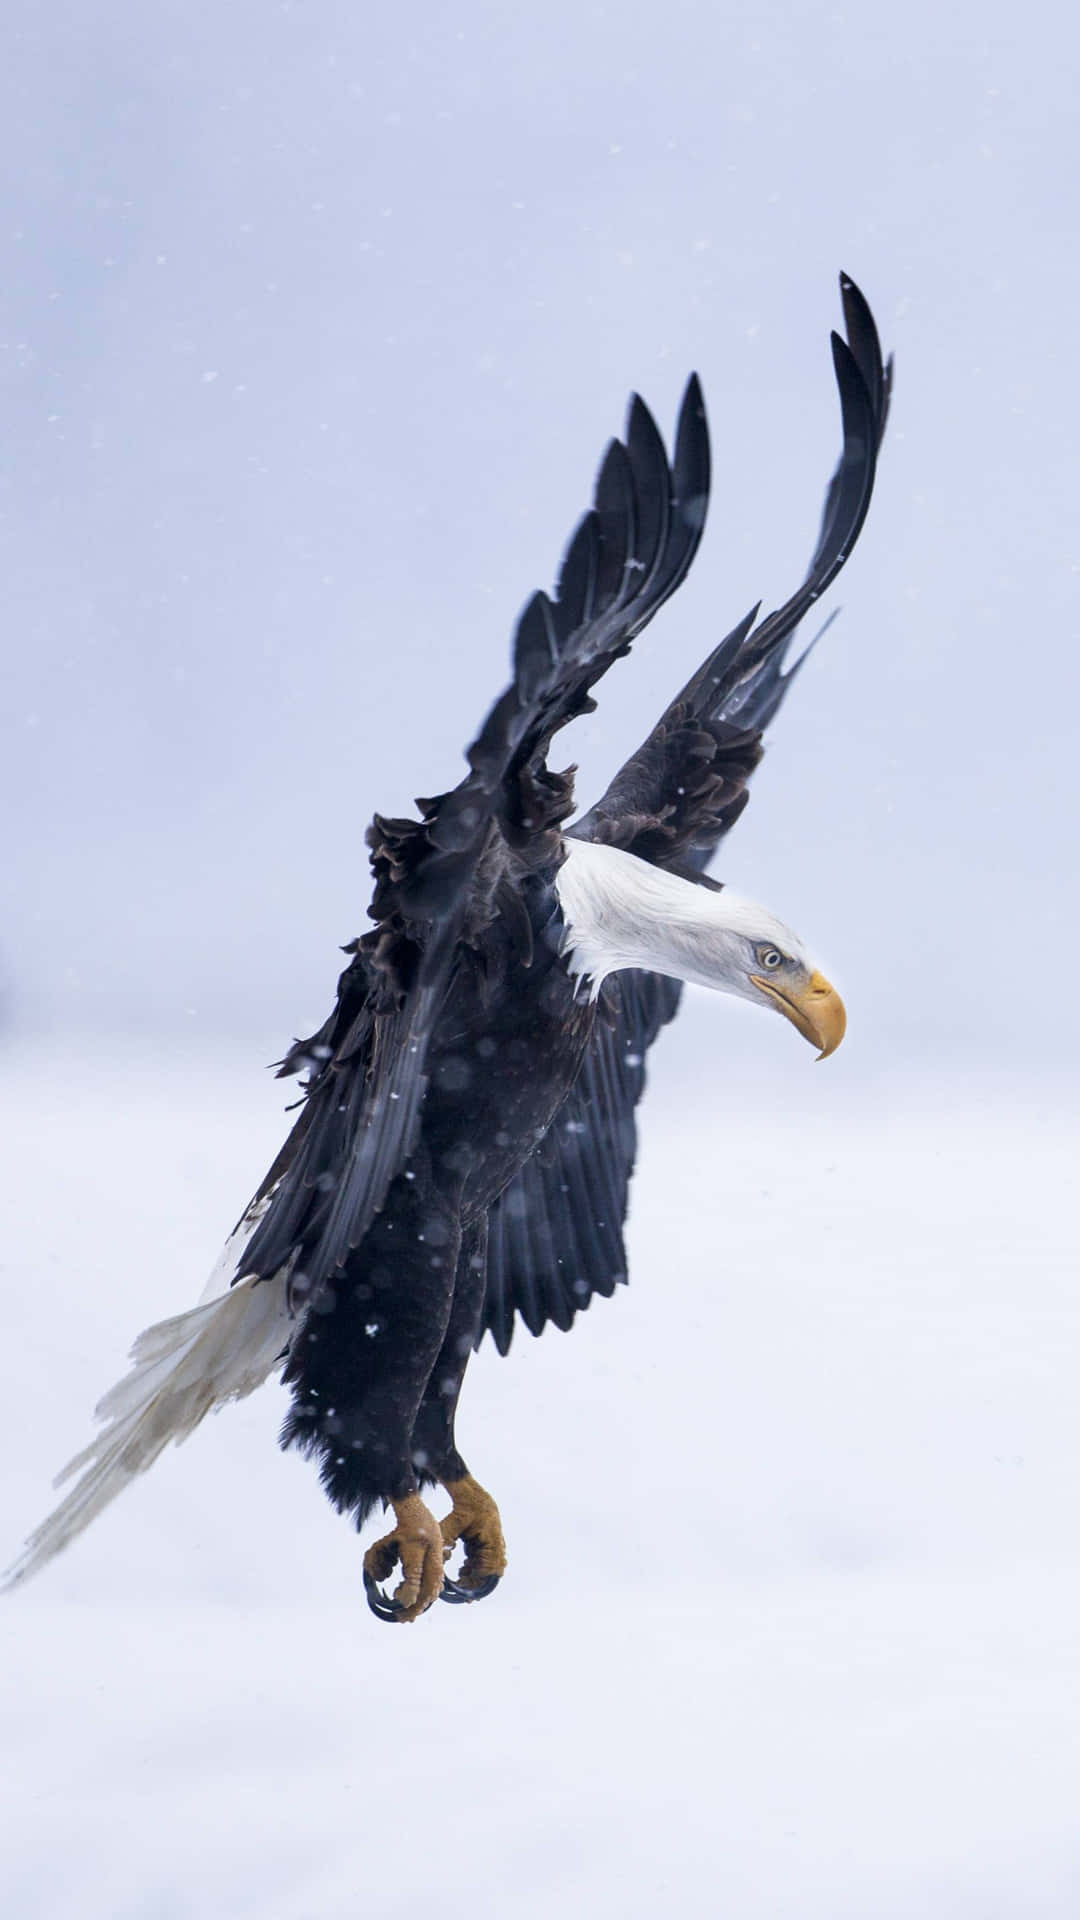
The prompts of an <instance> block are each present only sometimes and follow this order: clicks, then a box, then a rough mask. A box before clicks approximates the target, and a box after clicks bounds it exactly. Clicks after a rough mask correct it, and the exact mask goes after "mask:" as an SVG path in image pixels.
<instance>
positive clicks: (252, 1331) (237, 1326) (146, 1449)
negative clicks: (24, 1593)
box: [0, 1210, 292, 1587]
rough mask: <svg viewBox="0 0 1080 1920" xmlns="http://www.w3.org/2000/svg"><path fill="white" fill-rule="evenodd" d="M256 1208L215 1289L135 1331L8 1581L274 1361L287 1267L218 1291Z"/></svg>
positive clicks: (285, 1314)
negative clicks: (88, 1433)
mask: <svg viewBox="0 0 1080 1920" xmlns="http://www.w3.org/2000/svg"><path fill="white" fill-rule="evenodd" d="M260 1216H261V1210H260V1215H256V1216H255V1217H254V1218H253V1217H252V1213H251V1212H249V1213H248V1214H246V1215H245V1216H244V1219H243V1221H242V1222H241V1224H240V1226H239V1227H238V1228H237V1229H236V1232H235V1233H234V1234H233V1235H232V1237H231V1238H230V1240H229V1242H228V1245H227V1247H226V1249H225V1253H224V1254H223V1256H222V1259H221V1261H219V1263H218V1266H217V1268H215V1271H214V1275H213V1277H212V1280H211V1286H213V1287H214V1289H215V1294H216V1297H212V1298H209V1299H207V1298H205V1297H204V1299H203V1300H202V1301H201V1302H200V1303H199V1305H198V1306H196V1307H192V1308H191V1310H190V1311H189V1312H188V1313H181V1314H177V1315H176V1316H175V1317H174V1318H173V1319H171V1320H161V1321H159V1322H158V1324H157V1325H156V1326H152V1327H148V1328H147V1329H146V1331H145V1332H144V1333H140V1335H139V1337H138V1339H137V1340H136V1342H135V1345H134V1347H133V1348H132V1352H131V1357H132V1360H133V1362H134V1365H133V1367H132V1370H131V1372H130V1373H128V1374H127V1375H126V1376H125V1378H124V1379H123V1380H120V1381H118V1382H117V1384H116V1386H114V1387H111V1388H110V1390H109V1392H108V1393H107V1394H106V1395H105V1397H104V1399H103V1400H101V1401H100V1402H99V1404H98V1406H97V1408H96V1416H97V1418H98V1419H100V1420H103V1421H105V1422H106V1425H105V1426H104V1428H103V1429H102V1431H101V1433H99V1434H98V1436H97V1438H96V1440H93V1441H92V1442H91V1444H90V1445H89V1446H88V1447H87V1448H86V1449H85V1450H84V1451H83V1452H82V1453H80V1454H78V1455H77V1456H76V1458H75V1459H74V1460H71V1461H69V1462H68V1465H67V1466H66V1467H65V1468H64V1469H63V1471H62V1472H61V1473H59V1474H58V1475H57V1477H56V1480H55V1481H54V1483H53V1484H54V1485H55V1486H60V1485H62V1484H63V1482H64V1481H65V1480H69V1479H71V1477H72V1475H73V1474H78V1475H80V1478H79V1479H78V1480H77V1482H76V1484H75V1486H74V1487H73V1488H72V1489H71V1492H70V1493H69V1494H68V1495H67V1497H66V1498H65V1499H64V1500H62V1501H61V1502H60V1505H59V1506H58V1507H57V1508H56V1509H55V1511H54V1512H53V1513H51V1514H50V1515H49V1517H48V1519H47V1520H44V1521H43V1522H42V1524H41V1526H40V1527H38V1528H37V1529H36V1531H35V1532H34V1533H32V1534H31V1535H30V1538H29V1539H28V1541H27V1542H26V1545H25V1547H24V1548H23V1551H22V1553H21V1554H20V1555H19V1558H18V1559H17V1560H16V1561H15V1563H14V1565H13V1566H11V1567H9V1569H8V1571H7V1573H6V1574H5V1575H4V1577H3V1581H2V1583H0V1584H2V1585H3V1586H5V1587H10V1586H14V1585H16V1584H17V1582H19V1581H21V1580H25V1579H27V1578H28V1576H29V1575H30V1574H32V1573H36V1572H37V1571H38V1569H39V1568H40V1567H42V1566H44V1565H45V1563H46V1561H48V1560H51V1559H52V1557H53V1555H54V1554H57V1553H59V1552H60V1551H61V1550H62V1548H64V1547H66V1546H67V1545H68V1543H69V1541H71V1540H73V1539H74V1538H75V1536H76V1535H77V1534H79V1533H81V1532H82V1530H83V1528H84V1527H86V1526H88V1525H89V1524H90V1521H91V1520H93V1519H94V1518H95V1516H96V1515H97V1514H99V1513H100V1512H101V1511H102V1508H103V1507H106V1506H108V1504H109V1502H110V1501H111V1500H115V1498H116V1496H117V1494H118V1493H122V1492H123V1490H124V1488H125V1487H126V1486H128V1485H129V1483H130V1482H131V1481H132V1480H133V1479H134V1478H135V1477H136V1475H137V1474H140V1473H145V1471H146V1469H147V1467H149V1466H150V1465H151V1464H152V1463H153V1462H154V1461H155V1460H156V1459H157V1457H158V1454H159V1453H160V1452H161V1450H162V1448H163V1447H165V1446H167V1445H168V1442H169V1441H170V1440H175V1441H178V1442H179V1441H181V1440H184V1439H186V1438H187V1436H188V1434H189V1433H191V1432H192V1431H193V1430H194V1428H195V1427H197V1426H198V1424H199V1422H200V1420H202V1418H203V1417H204V1415H205V1414H207V1413H209V1411H210V1409H211V1408H212V1407H220V1406H223V1405H224V1404H225V1403H226V1401H228V1400H239V1399H242V1398H243V1396H244V1395H245V1394H248V1393H252V1392H253V1391H254V1389H255V1388H256V1387H259V1386H261V1385H262V1383H263V1381H264V1380H265V1379H266V1378H267V1377H268V1375H269V1374H271V1373H272V1372H273V1371H274V1368H275V1366H276V1365H277V1364H278V1363H279V1362H280V1361H281V1359H282V1357H283V1352H284V1349H285V1348H286V1347H287V1345H288V1342H289V1335H290V1331H291V1326H292V1321H291V1318H290V1314H289V1308H288V1269H287V1268H282V1270H281V1272H280V1273H277V1274H275V1275H274V1277H273V1279H272V1280H261V1281H260V1280H255V1279H253V1278H252V1277H250V1276H249V1277H248V1278H247V1279H245V1280H241V1281H238V1282H237V1284H236V1285H235V1286H233V1287H231V1288H229V1290H228V1291H227V1292H225V1293H221V1292H219V1291H218V1288H219V1286H220V1283H221V1278H222V1275H223V1273H224V1272H227V1273H235V1272H236V1269H237V1266H238V1264H239V1255H240V1253H241V1251H242V1248H243V1245H244V1244H246V1242H247V1240H249V1239H250V1237H251V1234H252V1233H253V1232H254V1230H255V1227H256V1226H257V1224H258V1218H259V1217H260ZM226 1262H228V1266H227V1267H226ZM209 1292H210V1288H209V1287H208V1288H207V1293H209Z"/></svg>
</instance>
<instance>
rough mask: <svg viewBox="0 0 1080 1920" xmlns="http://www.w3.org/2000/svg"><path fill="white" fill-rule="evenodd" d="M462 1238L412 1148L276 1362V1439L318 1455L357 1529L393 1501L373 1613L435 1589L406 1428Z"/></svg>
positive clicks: (423, 1600)
mask: <svg viewBox="0 0 1080 1920" xmlns="http://www.w3.org/2000/svg"><path fill="white" fill-rule="evenodd" d="M460 1241H461V1229H460V1226H459V1223H458V1214H457V1208H456V1205H455V1204H454V1203H453V1202H452V1201H451V1200H450V1199H448V1198H447V1196H446V1195H445V1194H442V1193H440V1192H439V1190H438V1188H437V1186H436V1184H435V1182H434V1180H433V1178H432V1174H431V1167H430V1163H429V1156H428V1155H427V1153H426V1151H425V1150H424V1149H423V1148H422V1147H421V1148H419V1149H418V1150H417V1152H416V1153H415V1154H414V1155H413V1157H412V1160H411V1161H410V1163H409V1166H408V1168H407V1169H406V1170H405V1171H403V1173H402V1174H401V1175H399V1177H398V1178H397V1179H396V1180H394V1181H393V1182H392V1184H391V1186H390V1188H389V1190H388V1192H387V1196H386V1202H385V1204H384V1206H383V1209H382V1212H381V1213H380V1214H378V1215H377V1217H376V1219H375V1221H374V1222H373V1224H372V1226H371V1228H370V1230H369V1232H368V1233H367V1234H366V1235H365V1237H364V1239H363V1241H362V1243H361V1245H360V1246H359V1247H358V1248H356V1249H355V1250H354V1252H352V1253H351V1254H350V1255H349V1258H348V1259H347V1261H346V1262H345V1265H344V1266H343V1267H341V1268H339V1269H338V1271H337V1272H336V1273H335V1274H334V1275H333V1276H332V1277H331V1279H330V1280H329V1281H326V1282H324V1283H323V1284H322V1285H321V1286H320V1287H319V1288H318V1289H316V1290H315V1292H314V1294H313V1297H312V1299H311V1302H310V1304H309V1306H308V1308H307V1311H306V1313H305V1316H304V1320H303V1322H302V1324H301V1326H300V1327H299V1329H298V1330H297V1332H296V1334H295V1335H294V1337H293V1341H292V1344H291V1347H290V1351H289V1358H288V1362H287V1365H286V1368H285V1379H286V1381H287V1383H288V1384H289V1385H290V1386H291V1387H292V1392H293V1404H292V1407H291V1409H290V1412H289V1415H288V1417H287V1419H286V1421H285V1425H284V1428H283V1430H282V1443H283V1445H285V1446H295V1447H299V1448H300V1449H301V1450H302V1451H303V1452H305V1453H308V1454H312V1455H315V1456H316V1457H317V1458H318V1459H319V1461H320V1465H321V1469H322V1480H323V1485H324V1486H325V1488H326V1491H327V1493H328V1494H329V1496H330V1498H331V1500H332V1501H333V1502H334V1504H335V1505H336V1506H337V1507H338V1508H340V1509H341V1511H342V1512H349V1511H351V1512H352V1513H354V1514H355V1516H356V1523H357V1525H358V1526H362V1525H363V1522H364V1520H365V1519H366V1517H367V1515H368V1514H369V1513H370V1512H371V1510H372V1508H373V1507H375V1506H377V1505H379V1504H380V1503H382V1504H383V1505H392V1506H393V1508H394V1513H395V1517H396V1525H395V1528H394V1530H393V1532H392V1533H389V1534H387V1535H386V1536H385V1538H384V1539H383V1540H380V1541H378V1542H377V1543H376V1545H375V1546H374V1547H373V1548H372V1549H371V1550H370V1551H369V1553H368V1555H367V1556H366V1557H365V1563H364V1583H365V1586H366V1588H367V1592H368V1600H369V1603H370V1605H371V1606H372V1610H373V1611H374V1612H376V1613H378V1614H379V1617H380V1618H381V1619H393V1620H411V1619H415V1618H416V1617H417V1615H418V1614H419V1613H422V1612H423V1611H424V1609H425V1608H426V1607H428V1606H430V1605H431V1602H432V1601H433V1600H434V1599H435V1597H436V1595H437V1593H438V1590H439V1587H440V1586H441V1585H442V1538H441V1535H440V1534H439V1529H438V1523H437V1521H436V1520H435V1518H434V1516H433V1515H432V1514H431V1513H430V1512H429V1510H428V1508H427V1507H426V1506H425V1505H424V1503H423V1501H422V1500H421V1499H420V1480H419V1475H418V1471H417V1463H416V1461H415V1458H414V1443H413V1429H414V1426H415V1424H416V1418H417V1413H418V1410H419V1408H420V1404H421V1401H422V1400H423V1399H424V1396H425V1394H426V1393H427V1392H428V1390H429V1385H430V1382H431V1375H432V1369H433V1367H434V1365H435V1362H436V1360H437V1358H438V1355H439V1352H440V1349H441V1347H442V1345H443V1343H444V1340H445V1336H446V1329H447V1326H448V1323H449V1319H450V1312H451V1303H452V1300H453V1293H454V1276H455V1274H456V1271H457V1266H458V1251H459V1246H460ZM398 1558H400V1560H401V1562H402V1567H403V1569H404V1575H405V1578H404V1584H403V1586H402V1588H401V1589H400V1590H399V1595H398V1596H397V1597H395V1599H394V1600H387V1599H385V1598H384V1597H383V1596H382V1595H380V1594H379V1592H378V1588H377V1585H376V1582H377V1580H379V1579H385V1578H386V1577H387V1575H388V1574H389V1573H390V1572H391V1570H392V1568H393V1566H394V1563H395V1561H396V1560H397V1559H398ZM376 1568H382V1569H383V1571H382V1572H376V1571H375V1570H376ZM436 1573H437V1574H438V1578H437V1579H436V1578H435V1574H436Z"/></svg>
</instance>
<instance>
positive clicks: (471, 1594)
mask: <svg viewBox="0 0 1080 1920" xmlns="http://www.w3.org/2000/svg"><path fill="white" fill-rule="evenodd" d="M501 1579H502V1575H501V1574H500V1573H489V1574H488V1575H487V1578H486V1579H484V1580H481V1582H480V1584H479V1586H478V1587H463V1586H461V1585H460V1583H459V1582H458V1581H457V1580H450V1579H446V1580H444V1581H443V1585H442V1592H441V1593H440V1595H439V1599H440V1600H445V1601H446V1604H447V1606H450V1607H468V1606H471V1605H472V1602H473V1601H474V1600H486V1599H487V1597H488V1594H489V1593H494V1591H495V1589H496V1587H497V1586H498V1584H499V1581H500V1580H501Z"/></svg>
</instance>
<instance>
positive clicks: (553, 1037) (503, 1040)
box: [283, 874, 596, 1522]
mask: <svg viewBox="0 0 1080 1920" xmlns="http://www.w3.org/2000/svg"><path fill="white" fill-rule="evenodd" d="M552 880H553V874H546V875H541V874H534V875H533V876H531V877H530V880H529V882H528V884H527V885H526V886H524V887H523V888H522V891H521V898H522V901H523V904H524V906H525V910H526V913H527V915H528V923H527V928H526V927H525V926H523V925H521V924H520V922H518V923H515V925H514V928H513V930H512V932H511V933H508V932H507V930H506V929H505V928H504V927H502V926H500V924H499V921H498V919H496V920H495V921H493V922H492V923H491V924H490V925H489V926H488V927H487V928H486V930H485V938H484V942H483V947H482V953H481V952H480V951H478V950H477V949H475V948H472V947H470V946H468V945H466V946H464V947H463V948H462V950H461V953H460V956H459V960H458V963H457V965H456V967H455V969H454V972H453V974H452V976H451V979H450V982H449V986H448V989H447V994H446V1000H445V1003H444V1006H443V1011H442V1015H441V1018H440V1020H439V1024H438V1028H437V1030H436V1032H435V1034H434V1035H433V1038H432V1042H431V1044H430V1046H429V1049H428V1054H427V1063H426V1065H427V1077H428V1085H427V1091H426V1093H425V1095H424V1100H423V1105H422V1108H421V1112H420V1122H419V1133H418V1138H417V1140H416V1144H415V1146H414V1148H413V1150H412V1152H411V1153H410V1154H409V1156H408V1159H407V1161H406V1164H405V1165H404V1167H403V1168H402V1170H401V1171H400V1172H399V1173H398V1174H397V1175H396V1176H395V1177H394V1179H393V1180H392V1182H391V1184H390V1187H389V1189H388V1191H387V1194H386V1198H385V1201H384V1203H383V1205H382V1208H381V1209H380V1211H379V1213H378V1215H377V1217H376V1218H375V1220H374V1221H373V1223H372V1225H371V1227H370V1229H369V1231H368V1233H367V1234H366V1236H365V1238H364V1240H363V1242H362V1244H361V1245H360V1246H359V1247H358V1248H357V1249H356V1250H355V1251H353V1252H351V1253H350V1254H349V1256H348V1257H347V1259H346V1260H345V1262H344V1263H343V1265H342V1267H341V1268H339V1269H338V1271H337V1273H336V1274H335V1275H334V1277H333V1279H332V1280H328V1281H325V1282H324V1283H323V1286H322V1289H321V1291H320V1292H319V1293H318V1294H317V1296H316V1297H315V1298H314V1299H313V1301H312V1303H311V1305H310V1307H309V1309H308V1312H307V1314H306V1317H305V1320H304V1324H303V1329H302V1332H301V1333H300V1335H299V1337H298V1338H297V1339H296V1340H294V1342H293V1345H292V1348H291V1351H290V1355H289V1361H288V1365H287V1368H286V1374H285V1377H286V1379H287V1380H288V1381H289V1382H290V1384H291V1386H292V1393H293V1406H292V1409H291V1411H290V1413H289V1416H288V1419H287V1422H286V1426H285V1431H284V1435H283V1438H284V1440H285V1442H286V1444H288V1445H293V1446H299V1447H301V1448H302V1449H303V1450H304V1451H305V1452H308V1453H314V1454H317V1455H318V1457H319V1459H320V1461H321V1466H322V1477H323V1482H324V1484H325V1486H326V1488H327V1491H328V1493H329V1495H330V1497H331V1499H332V1500H333V1501H334V1502H335V1504H336V1505H337V1506H338V1507H340V1508H343V1509H350V1510H352V1511H354V1512H355V1513H356V1515H357V1519H358V1522H362V1521H363V1519H364V1518H365V1517H366V1515H367V1513H368V1512H369V1511H370V1509H371V1507H372V1506H373V1505H374V1504H375V1502H376V1501H378V1500H380V1499H386V1498H388V1497H389V1498H391V1499H394V1498H400V1497H401V1496H402V1495H404V1494H406V1493H408V1492H409V1491H410V1490H413V1489H415V1488H416V1486H417V1485H418V1484H419V1485H421V1486H422V1485H424V1484H426V1483H428V1482H431V1481H436V1480H443V1481H445V1480H453V1479H458V1478H460V1477H461V1475H462V1474H464V1472H465V1466H464V1462H463V1461H462V1460H461V1457H460V1455H459V1454H458V1453H457V1451H456V1448H455V1446H454V1413H455V1409H456V1406H457V1399H458V1393H459V1391H460V1388H461V1383H462V1380H463V1378H464V1373H465V1367H466V1363H467V1360H468V1357H469V1355H470V1354H471V1352H472V1350H473V1347H474V1346H475V1345H476V1342H477V1339H478V1337H479V1334H480V1330H481V1323H482V1315H483V1306H484V1293H485V1279H486V1267H487V1220H488V1212H489V1209H490V1208H491V1206H492V1205H493V1203H494V1202H495V1201H496V1200H497V1199H498V1197H499V1195H500V1194H501V1193H502V1192H503V1191H504V1189H505V1188H506V1187H507V1186H508V1185H509V1183H510V1182H511V1181H512V1180H513V1178H514V1175H515V1174H516V1173H517V1172H518V1170H519V1168H520V1167H521V1165H522V1163H523V1162H524V1161H525V1160H526V1159H527V1158H528V1156H529V1155H530V1154H531V1153H533V1151H534V1150H535V1149H536V1147H537V1145H538V1143H539V1142H540V1141H542V1140H543V1139H544V1137H545V1136H546V1134H547V1133H548V1130H549V1128H550V1126H551V1123H552V1121H553V1119H554V1117H555V1115H556V1113H557V1112H558V1111H559V1109H560V1108H561V1107H562V1105H563V1103H564V1101H565V1098H566V1095H567V1093H568V1091H569V1089H570V1087H571V1085H572V1084H573V1082H574V1080H575V1079H576V1077H577V1074H578V1071H579V1068H580V1066H581V1062H582V1057H583V1054H584V1052H585V1048H586V1045H587V1043H588V1040H589V1036H590V1034H591V1032H592V1029H593V1025H594V1021H595V1018H596V1013H595V1008H594V1006H593V1005H592V1004H591V1003H590V1002H589V1000H588V999H587V998H585V997H583V996H582V994H581V993H580V991H575V983H574V981H573V980H572V979H571V977H570V975H569V973H568V971H567V967H566V964H565V962H564V961H563V960H562V959H561V958H560V953H559V949H560V945H561V941H562V931H563V929H562V920H561V917H560V915H559V911H558V903H557V899H556V896H555V891H554V887H553V884H552ZM309 1044H310V1043H309ZM571 1284H572V1282H571Z"/></svg>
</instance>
